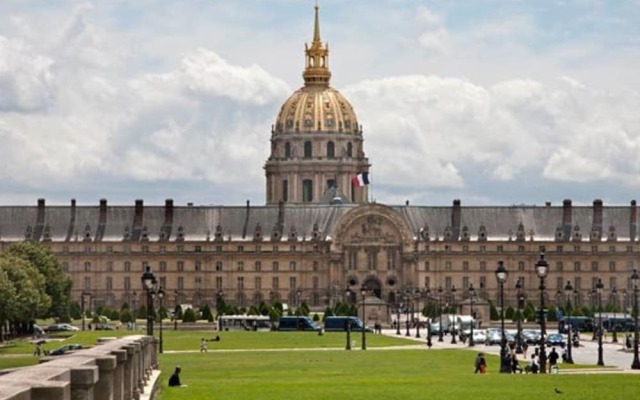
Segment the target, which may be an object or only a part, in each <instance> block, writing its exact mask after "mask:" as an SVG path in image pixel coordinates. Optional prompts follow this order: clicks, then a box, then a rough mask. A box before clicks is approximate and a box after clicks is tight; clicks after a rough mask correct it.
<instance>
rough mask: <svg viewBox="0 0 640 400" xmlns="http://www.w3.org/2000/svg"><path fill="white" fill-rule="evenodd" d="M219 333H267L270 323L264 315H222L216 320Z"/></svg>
mask: <svg viewBox="0 0 640 400" xmlns="http://www.w3.org/2000/svg"><path fill="white" fill-rule="evenodd" d="M218 329H219V330H221V331H269V330H271V321H270V320H269V317H267V316H265V315H222V316H220V317H219V318H218Z"/></svg>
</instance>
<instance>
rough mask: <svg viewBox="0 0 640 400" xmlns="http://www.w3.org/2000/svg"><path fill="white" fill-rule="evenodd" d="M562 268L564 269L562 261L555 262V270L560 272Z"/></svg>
mask: <svg viewBox="0 0 640 400" xmlns="http://www.w3.org/2000/svg"><path fill="white" fill-rule="evenodd" d="M563 269H564V264H563V263H562V261H558V262H556V271H558V272H562V270H563Z"/></svg>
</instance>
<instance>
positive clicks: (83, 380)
mask: <svg viewBox="0 0 640 400" xmlns="http://www.w3.org/2000/svg"><path fill="white" fill-rule="evenodd" d="M97 382H98V367H97V366H93V365H90V366H89V365H88V366H82V367H74V368H71V400H93V398H94V397H93V389H94V387H95V384H96V383H97Z"/></svg>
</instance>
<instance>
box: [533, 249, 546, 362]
mask: <svg viewBox="0 0 640 400" xmlns="http://www.w3.org/2000/svg"><path fill="white" fill-rule="evenodd" d="M535 268H536V275H538V278H540V287H539V289H540V373H541V374H546V373H547V353H546V352H545V348H544V346H545V340H546V336H547V321H546V318H545V312H544V290H545V286H544V280H545V278H546V277H547V274H548V273H549V263H548V262H547V260H545V259H544V250H543V251H542V252H541V253H540V259H539V260H538V262H536V265H535Z"/></svg>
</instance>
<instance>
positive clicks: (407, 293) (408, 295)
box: [404, 289, 413, 336]
mask: <svg viewBox="0 0 640 400" xmlns="http://www.w3.org/2000/svg"><path fill="white" fill-rule="evenodd" d="M404 299H405V301H406V302H407V304H405V309H404V316H405V318H404V323H405V326H406V328H407V333H405V334H404V335H405V336H411V333H410V332H409V325H410V323H409V309H410V308H411V302H412V301H413V299H412V298H411V291H410V290H409V289H406V290H405V294H404Z"/></svg>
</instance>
